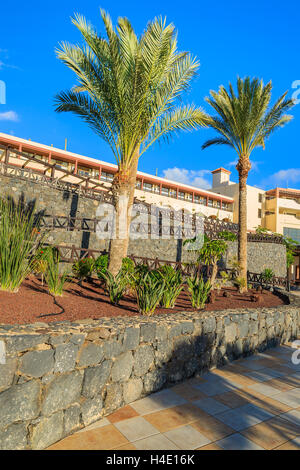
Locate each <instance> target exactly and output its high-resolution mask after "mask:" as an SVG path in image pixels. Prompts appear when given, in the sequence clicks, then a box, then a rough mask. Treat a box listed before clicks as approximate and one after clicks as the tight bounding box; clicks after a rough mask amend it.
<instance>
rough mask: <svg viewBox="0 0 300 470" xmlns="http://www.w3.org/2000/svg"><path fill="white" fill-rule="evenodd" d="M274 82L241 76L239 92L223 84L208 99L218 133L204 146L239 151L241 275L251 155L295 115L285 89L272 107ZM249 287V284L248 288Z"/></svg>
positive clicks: (244, 268) (244, 272)
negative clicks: (265, 82) (289, 113)
mask: <svg viewBox="0 0 300 470" xmlns="http://www.w3.org/2000/svg"><path fill="white" fill-rule="evenodd" d="M271 91H272V83H271V82H269V83H267V85H264V84H263V81H262V80H258V79H257V78H255V79H253V80H251V79H250V78H249V77H247V78H245V79H244V80H243V79H241V78H238V80H237V94H236V93H235V91H234V89H233V86H232V85H231V83H230V84H229V91H227V90H226V89H225V88H224V87H223V86H221V87H220V88H219V91H218V92H216V91H211V92H210V95H211V96H210V97H207V98H206V101H207V102H208V103H209V104H210V105H211V106H212V108H213V109H214V110H215V111H216V113H217V115H216V116H210V118H209V121H208V125H209V126H210V127H211V128H213V129H215V130H216V131H217V133H218V134H219V136H218V137H215V138H213V139H210V140H207V141H206V142H205V143H204V144H203V145H202V149H205V148H207V147H209V146H211V145H229V146H230V147H232V148H234V150H235V151H236V152H237V154H238V163H237V165H236V169H237V171H238V173H239V237H238V242H239V248H238V258H239V262H240V266H241V277H242V278H244V279H247V178H248V173H249V171H250V169H251V163H250V155H251V153H252V151H253V150H254V149H255V148H256V147H259V146H262V147H263V148H264V147H265V140H266V139H267V138H268V137H269V136H270V135H271V134H272V133H273V132H274V131H275V130H276V129H278V128H279V127H282V126H284V125H285V124H286V123H287V122H289V121H290V120H291V119H292V116H291V115H287V114H285V112H286V111H288V110H289V109H290V108H291V107H292V106H293V104H294V102H293V100H290V99H287V98H286V94H287V93H284V94H283V95H282V96H281V97H280V98H279V99H278V100H277V101H276V103H275V104H274V105H273V106H272V107H270V106H269V104H270V100H271ZM245 290H246V288H245Z"/></svg>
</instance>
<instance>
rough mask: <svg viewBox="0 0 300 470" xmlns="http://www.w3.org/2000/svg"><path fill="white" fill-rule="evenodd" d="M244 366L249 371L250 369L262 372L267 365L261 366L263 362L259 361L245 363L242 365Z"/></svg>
mask: <svg viewBox="0 0 300 470" xmlns="http://www.w3.org/2000/svg"><path fill="white" fill-rule="evenodd" d="M242 365H243V366H244V367H246V368H247V369H250V370H260V369H264V368H265V367H266V366H265V363H263V364H261V361H259V360H257V361H245V362H243V363H242Z"/></svg>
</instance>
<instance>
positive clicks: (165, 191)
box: [161, 186, 169, 196]
mask: <svg viewBox="0 0 300 470" xmlns="http://www.w3.org/2000/svg"><path fill="white" fill-rule="evenodd" d="M161 194H162V195H163V196H169V188H166V187H165V186H162V188H161Z"/></svg>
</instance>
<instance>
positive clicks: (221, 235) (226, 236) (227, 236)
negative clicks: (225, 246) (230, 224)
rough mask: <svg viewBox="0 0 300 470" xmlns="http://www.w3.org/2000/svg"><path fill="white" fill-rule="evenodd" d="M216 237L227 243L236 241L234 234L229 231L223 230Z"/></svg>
mask: <svg viewBox="0 0 300 470" xmlns="http://www.w3.org/2000/svg"><path fill="white" fill-rule="evenodd" d="M218 237H219V238H221V239H222V240H226V241H228V242H234V241H236V239H237V236H236V234H235V233H233V232H230V231H229V230H223V231H222V232H219V233H218Z"/></svg>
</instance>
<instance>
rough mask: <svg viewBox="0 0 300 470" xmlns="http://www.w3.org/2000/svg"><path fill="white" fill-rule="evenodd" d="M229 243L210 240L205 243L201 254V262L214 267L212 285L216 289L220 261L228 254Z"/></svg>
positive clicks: (211, 278)
mask: <svg viewBox="0 0 300 470" xmlns="http://www.w3.org/2000/svg"><path fill="white" fill-rule="evenodd" d="M226 250H227V243H226V241H225V240H208V241H206V242H205V243H204V245H203V247H202V248H201V250H200V252H199V261H202V262H203V263H204V264H206V265H207V266H209V265H211V266H212V273H211V277H210V283H211V286H212V288H213V287H214V283H215V279H216V277H217V274H218V261H219V260H220V259H221V258H222V255H223V254H225V253H226Z"/></svg>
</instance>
